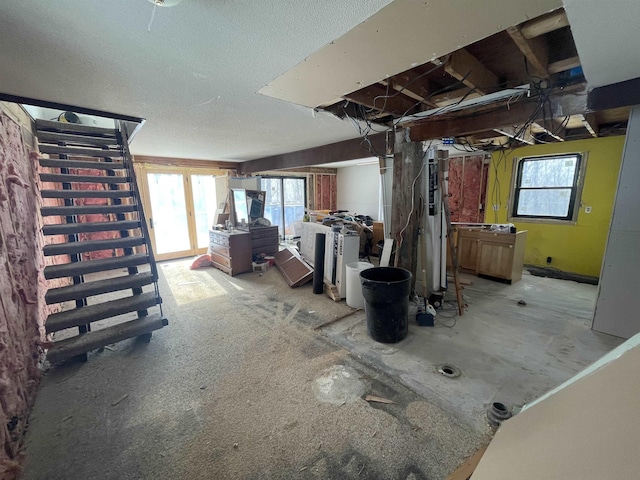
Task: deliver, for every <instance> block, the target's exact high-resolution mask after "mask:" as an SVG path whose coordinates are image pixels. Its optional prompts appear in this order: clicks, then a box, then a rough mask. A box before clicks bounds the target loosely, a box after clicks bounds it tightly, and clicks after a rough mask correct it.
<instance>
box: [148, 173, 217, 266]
mask: <svg viewBox="0 0 640 480" xmlns="http://www.w3.org/2000/svg"><path fill="white" fill-rule="evenodd" d="M145 177H146V185H144V187H143V199H144V201H145V210H146V211H147V215H146V216H147V221H148V225H149V232H150V235H151V240H152V242H153V247H154V252H155V255H156V258H157V259H158V260H168V259H172V258H180V257H188V256H191V255H197V254H200V253H206V251H207V248H208V247H209V229H210V228H211V226H212V225H213V221H214V218H215V214H216V209H217V208H218V201H219V200H220V198H222V200H223V201H224V195H226V188H225V189H224V190H225V192H217V191H216V176H215V175H210V174H206V172H198V171H197V170H196V169H188V168H173V169H168V168H160V167H154V168H149V169H148V171H145V175H144V176H143V178H145Z"/></svg>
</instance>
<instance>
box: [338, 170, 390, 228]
mask: <svg viewBox="0 0 640 480" xmlns="http://www.w3.org/2000/svg"><path fill="white" fill-rule="evenodd" d="M337 180H338V210H348V211H349V212H353V213H357V214H360V215H369V216H370V217H371V218H373V219H374V220H377V219H378V202H379V199H380V168H379V166H378V164H377V162H376V163H375V164H371V165H355V166H352V167H342V168H338V178H337Z"/></svg>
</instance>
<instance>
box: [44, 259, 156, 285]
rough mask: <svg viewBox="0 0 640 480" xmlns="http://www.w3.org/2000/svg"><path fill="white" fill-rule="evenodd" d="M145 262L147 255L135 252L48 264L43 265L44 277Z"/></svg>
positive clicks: (83, 272) (146, 261)
mask: <svg viewBox="0 0 640 480" xmlns="http://www.w3.org/2000/svg"><path fill="white" fill-rule="evenodd" d="M145 263H149V255H147V254H146V253H136V254H134V255H125V256H122V257H111V258H100V259H98V260H86V261H82V262H71V263H62V264H58V265H48V266H46V267H44V278H46V279H47V280H50V279H52V278H63V277H73V276H76V275H86V274H87V273H95V272H105V271H108V270H115V269H117V268H127V267H137V266H139V265H144V264H145Z"/></svg>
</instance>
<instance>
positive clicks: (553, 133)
mask: <svg viewBox="0 0 640 480" xmlns="http://www.w3.org/2000/svg"><path fill="white" fill-rule="evenodd" d="M531 127H532V129H533V132H534V133H538V132H539V133H544V134H545V135H549V136H550V137H551V138H554V139H556V140H558V141H559V142H564V137H565V135H566V129H565V128H561V125H559V126H558V127H557V128H555V129H553V130H552V129H549V128H547V127H545V126H544V125H542V123H534V124H533V125H531Z"/></svg>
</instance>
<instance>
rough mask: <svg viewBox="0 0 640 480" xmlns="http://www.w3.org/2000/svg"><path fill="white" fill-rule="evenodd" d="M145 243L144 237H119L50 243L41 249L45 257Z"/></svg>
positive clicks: (135, 245)
mask: <svg viewBox="0 0 640 480" xmlns="http://www.w3.org/2000/svg"><path fill="white" fill-rule="evenodd" d="M144 243H145V239H144V237H120V238H109V239H107V240H83V241H79V242H65V243H52V244H49V245H45V247H44V248H43V249H42V251H43V253H44V255H45V256H46V257H50V256H52V255H66V254H74V253H84V252H94V251H96V250H111V249H115V248H127V247H137V246H139V245H143V244H144Z"/></svg>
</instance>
